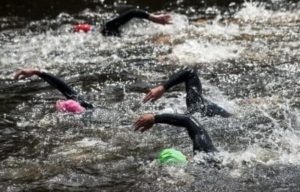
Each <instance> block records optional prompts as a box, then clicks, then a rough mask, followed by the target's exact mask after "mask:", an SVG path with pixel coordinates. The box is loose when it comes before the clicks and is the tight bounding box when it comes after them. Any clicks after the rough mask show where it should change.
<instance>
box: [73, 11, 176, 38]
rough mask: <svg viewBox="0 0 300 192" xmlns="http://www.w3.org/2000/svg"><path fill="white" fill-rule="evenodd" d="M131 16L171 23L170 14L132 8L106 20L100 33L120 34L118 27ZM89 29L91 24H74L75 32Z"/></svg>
mask: <svg viewBox="0 0 300 192" xmlns="http://www.w3.org/2000/svg"><path fill="white" fill-rule="evenodd" d="M133 18H139V19H147V20H149V21H152V22H154V23H159V24H162V25H165V24H171V17H170V15H153V14H149V13H147V12H146V11H143V10H139V9H132V10H129V11H127V12H125V13H123V14H121V15H119V16H118V17H116V18H114V19H112V20H110V21H108V22H106V23H105V24H104V26H103V27H102V29H101V33H102V35H104V36H120V34H121V32H120V27H121V26H122V25H124V24H126V23H127V22H128V21H130V20H131V19H133ZM91 30H92V26H91V25H88V24H78V25H75V26H74V31H75V32H79V31H83V32H88V31H91Z"/></svg>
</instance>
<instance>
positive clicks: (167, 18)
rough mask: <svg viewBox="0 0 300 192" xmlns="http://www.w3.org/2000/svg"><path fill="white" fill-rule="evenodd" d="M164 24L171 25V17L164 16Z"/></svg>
mask: <svg viewBox="0 0 300 192" xmlns="http://www.w3.org/2000/svg"><path fill="white" fill-rule="evenodd" d="M164 19H165V24H173V22H172V17H171V15H165V17H164Z"/></svg>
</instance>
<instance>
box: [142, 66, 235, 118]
mask: <svg viewBox="0 0 300 192" xmlns="http://www.w3.org/2000/svg"><path fill="white" fill-rule="evenodd" d="M183 82H184V83H185V89H186V93H187V95H186V105H187V112H186V114H193V113H195V112H200V113H201V114H202V116H208V117H212V116H216V115H219V116H221V117H229V116H231V114H230V113H229V112H227V111H226V110H225V109H223V108H221V107H219V106H218V105H217V104H215V103H212V102H211V101H208V100H207V99H205V98H203V95H202V85H201V82H200V79H199V77H198V74H197V72H196V70H193V69H191V68H189V67H186V68H184V69H183V70H181V71H179V72H177V73H175V74H173V75H172V76H171V77H170V79H169V80H168V81H166V82H165V83H164V84H162V85H159V86H157V87H155V88H153V89H151V90H150V91H149V93H148V94H147V95H146V96H145V97H144V99H143V102H144V103H145V102H148V101H151V102H154V101H156V100H158V99H159V98H160V97H162V95H163V94H164V93H165V92H166V91H167V90H169V89H170V88H171V87H173V86H175V85H177V84H180V83H183Z"/></svg>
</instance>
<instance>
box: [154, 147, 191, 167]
mask: <svg viewBox="0 0 300 192" xmlns="http://www.w3.org/2000/svg"><path fill="white" fill-rule="evenodd" d="M159 162H160V163H162V164H185V163H186V162H187V160H186V156H185V155H183V154H182V153H181V152H180V151H177V150H175V149H172V148H169V149H163V150H162V151H160V153H159Z"/></svg>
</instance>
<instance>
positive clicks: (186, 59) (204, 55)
mask: <svg viewBox="0 0 300 192" xmlns="http://www.w3.org/2000/svg"><path fill="white" fill-rule="evenodd" d="M242 51H243V48H241V47H239V46H237V45H234V44H227V45H217V44H211V43H208V42H199V41H197V40H186V41H185V42H184V43H183V44H179V45H176V46H175V47H174V49H173V53H172V54H173V55H176V56H177V58H178V59H179V61H180V63H182V64H194V63H202V62H208V63H210V62H216V61H222V60H226V59H233V58H236V57H238V56H239V55H240V53H241V52H242Z"/></svg>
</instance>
